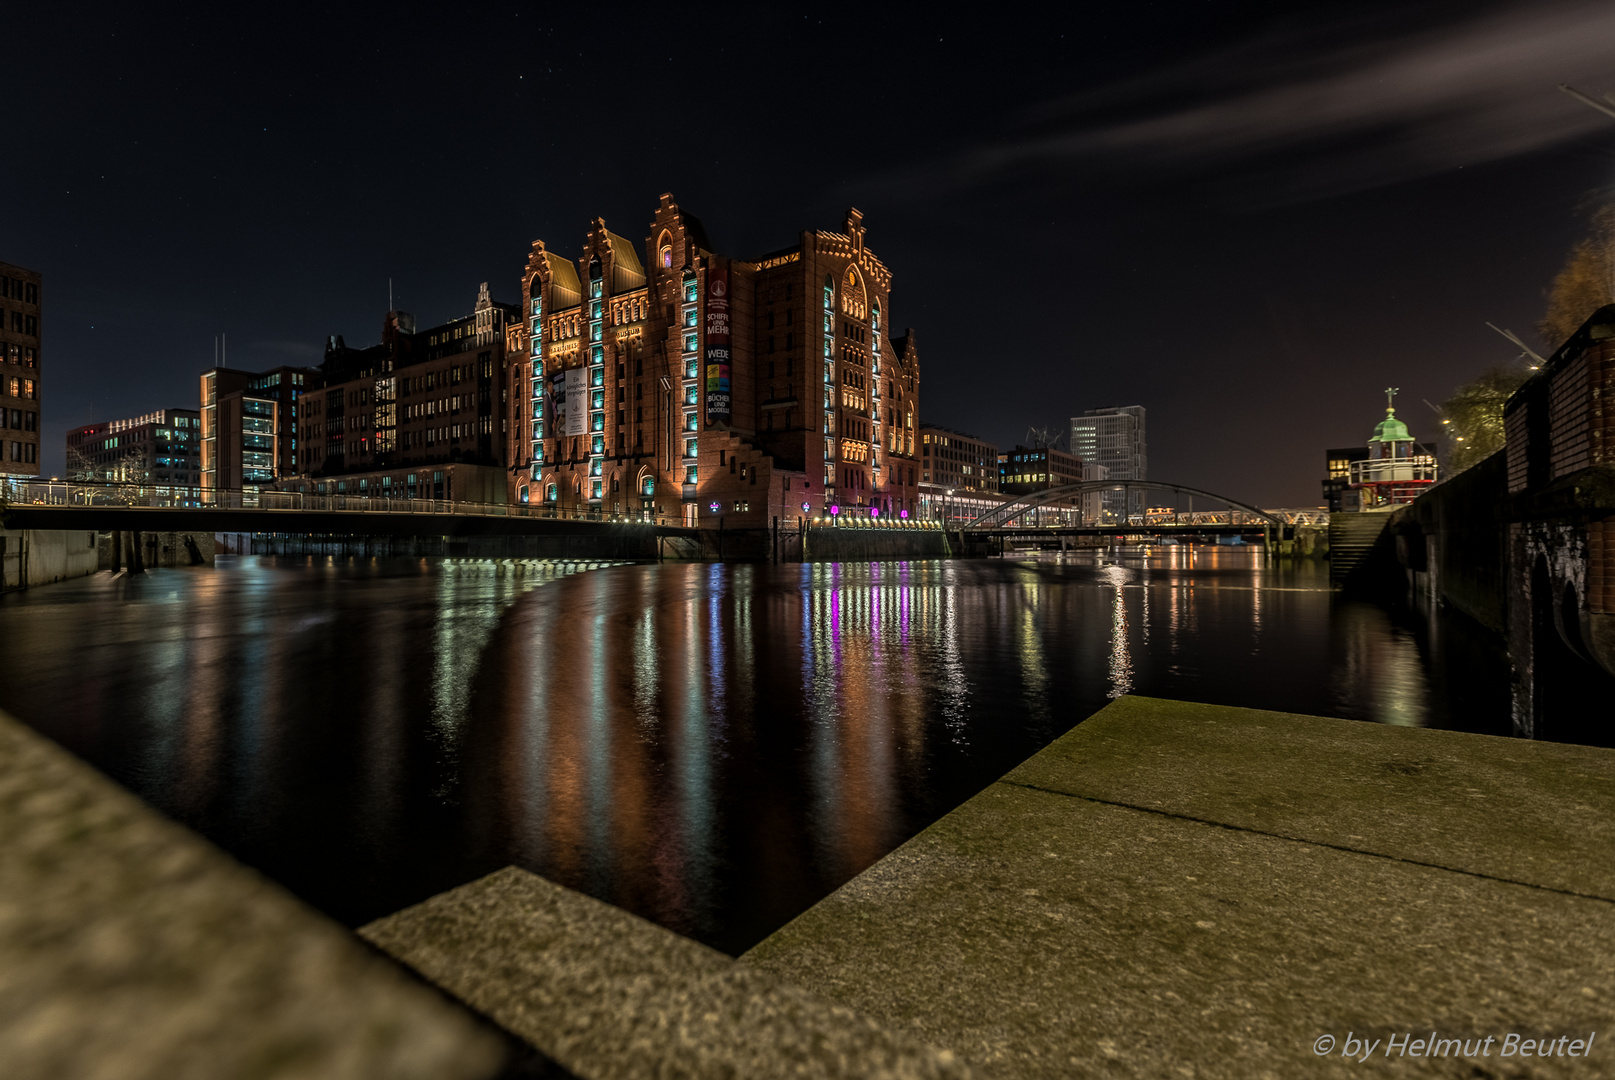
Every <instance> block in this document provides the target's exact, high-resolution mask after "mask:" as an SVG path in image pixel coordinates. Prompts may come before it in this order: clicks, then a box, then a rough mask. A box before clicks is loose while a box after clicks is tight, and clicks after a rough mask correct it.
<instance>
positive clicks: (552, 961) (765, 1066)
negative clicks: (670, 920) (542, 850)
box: [359, 866, 970, 1080]
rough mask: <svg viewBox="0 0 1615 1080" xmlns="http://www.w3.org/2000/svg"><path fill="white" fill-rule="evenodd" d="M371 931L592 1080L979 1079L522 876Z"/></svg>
mask: <svg viewBox="0 0 1615 1080" xmlns="http://www.w3.org/2000/svg"><path fill="white" fill-rule="evenodd" d="M359 933H360V935H361V936H362V937H364V938H365V939H367V940H369V941H370V942H372V943H374V944H375V945H376V946H377V947H379V948H380V949H382V950H383V951H384V952H386V953H388V954H389V955H391V956H393V957H395V958H397V959H398V960H400V961H402V962H403V963H405V964H407V965H409V966H410V967H411V968H414V969H415V970H416V971H417V972H419V973H420V974H421V975H422V976H424V977H425V978H427V979H428V980H430V981H431V982H433V983H435V984H436V985H438V986H441V987H442V988H443V989H445V990H447V991H448V992H449V993H451V994H453V995H454V996H455V997H457V998H459V999H460V1000H462V1001H464V1002H466V1003H467V1004H469V1005H471V1006H472V1007H473V1008H475V1009H477V1010H479V1011H480V1012H482V1013H483V1014H484V1015H486V1016H488V1017H490V1018H492V1019H493V1020H494V1021H496V1022H497V1023H499V1024H500V1025H501V1026H503V1027H504V1028H505V1029H506V1030H508V1031H511V1032H513V1033H515V1034H516V1035H519V1036H521V1037H522V1038H524V1039H526V1040H527V1041H528V1042H530V1043H531V1044H532V1045H533V1046H535V1047H536V1048H537V1049H538V1050H539V1051H540V1052H542V1053H543V1054H545V1055H546V1056H547V1057H549V1058H551V1059H553V1060H554V1061H555V1062H556V1063H558V1064H559V1065H561V1066H562V1067H563V1068H566V1069H568V1070H569V1071H571V1072H572V1073H574V1074H576V1075H577V1076H579V1077H582V1078H584V1080H640V1078H643V1080H652V1078H655V1080H680V1078H689V1080H696V1078H698V1077H700V1078H704V1077H747V1078H749V1080H771V1078H776V1077H778V1078H785V1077H790V1078H800V1080H807V1078H810V1077H826V1078H847V1080H851V1078H860V1080H863V1078H867V1080H885V1078H891V1080H899V1078H901V1080H928V1078H936V1080H942V1078H956V1077H966V1076H969V1075H970V1073H969V1071H968V1069H967V1068H966V1067H965V1066H964V1065H963V1064H962V1063H961V1062H960V1061H958V1060H957V1059H956V1058H955V1057H954V1056H953V1054H951V1053H950V1052H948V1051H946V1050H937V1049H934V1048H932V1047H930V1046H927V1045H925V1044H923V1043H921V1042H920V1041H919V1040H917V1039H914V1038H913V1037H912V1036H909V1035H907V1034H904V1033H902V1032H901V1031H900V1029H896V1028H889V1027H882V1026H881V1025H878V1024H875V1023H873V1022H872V1021H870V1020H868V1019H865V1018H864V1017H861V1016H859V1015H858V1014H857V1013H855V1012H854V1011H853V1010H851V1009H848V1008H846V1007H845V1006H841V1005H836V1004H833V1003H832V1002H830V1001H827V1000H826V999H824V998H821V997H818V996H816V995H814V994H810V993H808V992H806V991H804V990H802V989H800V988H798V987H796V986H792V985H790V984H789V983H787V982H784V981H782V980H780V979H777V978H775V977H774V976H772V975H768V974H766V973H764V972H761V971H758V970H757V969H755V968H751V967H746V966H743V965H739V964H736V963H735V961H734V960H733V959H732V958H731V957H728V956H725V955H724V954H723V953H720V952H717V951H715V950H713V949H709V948H707V947H706V946H705V945H702V944H700V943H699V942H695V941H691V940H690V939H689V938H685V937H682V936H680V935H678V934H675V933H673V932H672V931H669V930H665V929H663V928H662V927H660V926H656V925H655V924H653V923H650V922H647V921H645V920H644V919H641V918H638V917H637V916H634V915H630V914H629V913H627V912H625V911H622V910H620V909H618V908H615V907H612V906H611V905H609V904H603V903H601V902H600V901H598V900H594V899H592V898H590V897H588V896H585V895H583V894H582V893H579V892H574V891H573V890H571V889H567V888H563V887H562V886H560V885H556V884H553V883H551V882H549V881H545V880H544V879H543V878H540V877H538V876H537V875H534V874H531V873H528V872H527V871H525V870H522V869H519V868H517V867H513V866H512V867H506V868H505V869H503V870H500V871H498V872H496V873H494V874H491V875H489V876H488V877H485V878H482V879H480V880H478V881H473V882H471V883H470V884H468V885H462V886H460V887H459V888H457V889H451V890H450V891H448V892H446V893H440V894H439V895H437V896H434V897H432V898H431V899H429V900H426V901H424V902H423V903H420V904H417V905H416V906H414V907H411V908H406V909H405V910H403V911H400V912H398V913H396V914H393V915H389V916H387V917H385V918H383V919H378V920H377V921H375V922H373V923H370V924H369V925H367V926H364V927H362V928H360V930H359Z"/></svg>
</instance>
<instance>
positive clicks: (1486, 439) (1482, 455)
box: [1441, 324, 1579, 476]
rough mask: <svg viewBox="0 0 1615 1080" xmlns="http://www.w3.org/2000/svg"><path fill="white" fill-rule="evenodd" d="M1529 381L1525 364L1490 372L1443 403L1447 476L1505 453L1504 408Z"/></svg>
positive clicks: (1494, 369)
mask: <svg viewBox="0 0 1615 1080" xmlns="http://www.w3.org/2000/svg"><path fill="white" fill-rule="evenodd" d="M1578 325H1579V324H1578ZM1530 377H1531V369H1530V368H1528V367H1526V366H1525V365H1524V364H1516V365H1513V366H1511V367H1509V366H1498V367H1493V368H1488V369H1487V370H1485V371H1483V372H1481V374H1480V376H1479V377H1478V378H1476V379H1473V380H1471V381H1470V382H1467V383H1465V384H1464V385H1462V386H1460V387H1459V388H1458V389H1457V391H1456V392H1455V393H1454V394H1453V395H1452V397H1450V398H1448V399H1447V400H1446V401H1445V402H1443V403H1442V405H1441V416H1442V420H1441V422H1442V424H1443V426H1444V427H1445V428H1446V432H1447V437H1448V438H1449V439H1450V440H1451V443H1450V445H1449V446H1448V448H1447V454H1446V460H1445V461H1444V462H1443V463H1442V464H1443V467H1444V468H1445V470H1446V472H1447V475H1449V476H1451V475H1453V474H1456V473H1461V472H1463V471H1464V470H1465V469H1467V468H1469V467H1470V466H1471V465H1475V464H1477V463H1479V462H1481V461H1483V460H1485V459H1486V458H1488V457H1490V456H1491V455H1492V454H1495V453H1496V452H1497V451H1499V450H1501V449H1503V406H1504V405H1506V404H1507V403H1508V399H1509V397H1510V396H1512V395H1513V393H1514V391H1516V390H1518V389H1519V388H1520V387H1521V386H1522V385H1523V384H1524V383H1525V380H1526V379H1529V378H1530Z"/></svg>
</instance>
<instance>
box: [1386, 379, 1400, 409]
mask: <svg viewBox="0 0 1615 1080" xmlns="http://www.w3.org/2000/svg"><path fill="white" fill-rule="evenodd" d="M1401 392H1402V388H1401V387H1400V386H1387V387H1386V388H1385V415H1386V416H1395V415H1396V401H1395V400H1394V399H1395V397H1396V395H1397V394H1400V393H1401Z"/></svg>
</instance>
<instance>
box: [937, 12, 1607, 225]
mask: <svg viewBox="0 0 1615 1080" xmlns="http://www.w3.org/2000/svg"><path fill="white" fill-rule="evenodd" d="M1331 41H1332V42H1334V43H1335V44H1329V42H1331ZM1342 41H1345V42H1346V43H1344V44H1341V42H1342ZM1567 82H1568V83H1572V84H1575V85H1578V86H1580V87H1582V88H1583V89H1588V90H1592V91H1595V92H1597V91H1602V90H1604V89H1607V88H1610V87H1615V5H1610V4H1606V3H1599V4H1585V3H1577V4H1560V5H1549V6H1543V5H1531V6H1527V7H1515V8H1509V9H1504V10H1494V11H1493V12H1491V13H1490V14H1486V15H1482V16H1478V17H1475V18H1472V19H1470V20H1468V21H1466V22H1463V23H1460V24H1451V23H1449V24H1447V25H1445V26H1441V27H1438V28H1433V29H1431V28H1426V29H1422V30H1419V31H1416V32H1403V33H1400V34H1394V35H1386V34H1383V33H1382V34H1379V35H1374V34H1372V33H1371V32H1370V33H1369V34H1367V35H1365V33H1364V30H1363V28H1362V27H1361V26H1347V25H1343V24H1334V25H1332V26H1329V27H1315V28H1311V29H1309V30H1307V31H1305V32H1294V31H1292V32H1289V33H1286V34H1283V35H1276V36H1274V37H1272V38H1269V39H1267V40H1265V41H1261V42H1258V43H1256V44H1255V45H1253V46H1247V47H1244V48H1241V49H1239V50H1237V51H1234V50H1230V51H1226V52H1222V53H1218V54H1213V55H1210V56H1207V57H1204V58H1202V59H1200V60H1198V61H1196V62H1194V63H1193V64H1191V65H1187V66H1183V67H1180V68H1178V69H1177V70H1175V71H1173V72H1169V73H1164V74H1160V75H1157V76H1154V77H1152V78H1150V79H1148V80H1138V81H1135V82H1129V83H1127V84H1121V85H1115V86H1109V87H1104V88H1100V89H1099V90H1096V91H1093V92H1089V93H1084V94H1080V95H1077V96H1074V97H1072V98H1068V99H1065V100H1062V101H1057V102H1051V103H1047V104H1045V105H1042V106H1039V107H1038V108H1036V109H1035V110H1030V111H1029V112H1028V113H1027V114H1026V115H1025V117H1023V122H1022V124H1021V125H1020V127H1019V128H1018V129H1017V134H1014V135H1012V136H1010V137H1009V138H1007V139H1003V140H1000V141H998V142H997V143H995V144H994V145H991V146H982V147H976V148H973V149H971V150H969V151H967V152H966V153H965V154H963V155H961V156H960V157H958V158H956V159H954V160H953V161H952V162H949V163H946V164H944V165H943V166H942V167H941V169H940V170H939V171H940V172H941V174H942V175H944V176H946V177H948V178H950V179H951V180H953V181H954V182H955V183H963V184H967V185H969V184H976V183H989V182H992V181H994V180H998V179H1003V178H1007V177H1010V176H1013V175H1015V174H1018V173H1022V172H1025V171H1028V170H1033V169H1037V168H1040V167H1042V168H1047V167H1054V168H1061V167H1083V168H1090V167H1098V166H1107V165H1108V166H1109V167H1111V168H1123V169H1128V170H1129V171H1130V170H1132V169H1135V168H1137V167H1138V166H1140V165H1143V166H1153V167H1167V168H1176V169H1182V168H1186V167H1187V168H1191V169H1215V170H1222V169H1226V168H1227V167H1229V166H1230V165H1235V166H1238V165H1246V166H1248V167H1251V168H1255V169H1257V170H1259V171H1276V172H1277V174H1278V175H1279V176H1280V177H1282V178H1283V180H1284V182H1285V183H1286V186H1289V187H1291V188H1292V189H1293V190H1292V191H1291V192H1290V193H1289V194H1291V195H1292V196H1301V197H1309V196H1319V195H1325V194H1330V193H1335V192H1339V191H1342V190H1351V189H1357V188H1363V187H1372V186H1378V185H1383V184H1387V183H1395V182H1398V181H1402V180H1408V179H1413V178H1415V177H1418V176H1422V175H1428V174H1431V173H1435V172H1441V171H1445V170H1447V169H1451V168H1456V167H1458V166H1463V165H1472V164H1478V163H1481V162H1487V161H1495V160H1500V159H1503V158H1508V157H1514V156H1517V155H1520V154H1527V153H1531V152H1533V151H1539V150H1544V149H1548V148H1550V147H1553V146H1556V145H1559V144H1561V143H1564V142H1567V141H1570V140H1573V139H1576V138H1579V137H1582V136H1586V135H1590V134H1594V133H1598V132H1607V133H1608V134H1609V135H1610V138H1611V141H1612V144H1615V120H1611V119H1610V118H1609V117H1607V116H1603V115H1601V114H1599V113H1597V112H1595V111H1594V110H1592V109H1590V108H1588V107H1587V106H1586V105H1584V104H1581V103H1579V102H1576V101H1573V100H1571V99H1570V98H1569V97H1567V96H1565V95H1564V94H1561V93H1560V92H1559V91H1558V89H1557V87H1558V85H1559V84H1560V83H1567ZM1118 113H1125V114H1126V115H1124V116H1120V117H1118V115H1117V114H1118ZM931 175H932V176H933V177H936V176H937V171H933V172H932V173H931Z"/></svg>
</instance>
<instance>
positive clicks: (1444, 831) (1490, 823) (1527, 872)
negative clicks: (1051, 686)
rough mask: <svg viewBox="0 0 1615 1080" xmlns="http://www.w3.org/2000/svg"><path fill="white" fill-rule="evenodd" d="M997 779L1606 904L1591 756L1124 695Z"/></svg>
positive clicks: (1600, 761) (1604, 832)
mask: <svg viewBox="0 0 1615 1080" xmlns="http://www.w3.org/2000/svg"><path fill="white" fill-rule="evenodd" d="M1605 707H1606V708H1608V706H1607V705H1606V706H1605ZM1003 781H1004V782H1005V783H1015V784H1024V785H1027V786H1030V787H1039V788H1046V789H1048V790H1052V791H1059V792H1064V793H1066V794H1069V795H1078V796H1081V797H1084V798H1090V799H1096V800H1103V801H1112V802H1119V803H1123V804H1127V805H1136V806H1140V807H1147V808H1149V809H1154V810H1159V811H1162V812H1164V813H1172V814H1181V815H1184V816H1186V817H1193V818H1200V819H1203V820H1208V821H1216V822H1220V823H1222V824H1227V825H1235V826H1238V827H1240V828H1246V829H1251V830H1254V831H1260V832H1272V833H1276V834H1279V835H1283V836H1288V837H1292V838H1295V839H1302V840H1308V841H1312V842H1314V843H1320V844H1331V845H1335V846H1338V847H1343V848H1347V849H1351V850H1358V851H1367V852H1372V853H1374V854H1378V855H1385V856H1389V857H1391V858H1397V859H1406V860H1409V861H1413V862H1427V863H1431V864H1433V865H1437V866H1444V867H1447V868H1449V869H1454V870H1466V871H1469V872H1471V873H1477V874H1486V875H1488V876H1492V877H1499V878H1503V879H1506V880H1510V881H1520V882H1525V883H1528V884H1532V885H1540V886H1543V887H1544V888H1552V889H1563V890H1565V891H1567V892H1574V893H1581V894H1584V895H1588V896H1599V897H1603V898H1604V899H1606V900H1615V751H1611V750H1604V749H1599V748H1596V747H1587V746H1573V745H1570V744H1567V743H1549V742H1533V741H1531V740H1528V739H1507V738H1499V737H1497V736H1494V735H1472V734H1469V733H1467V732H1459V731H1434V730H1431V729H1429V728H1404V727H1392V726H1387V725H1382V724H1366V723H1363V722H1361V721H1358V720H1337V719H1332V718H1328V717H1321V716H1300V715H1297V714H1294V713H1276V712H1265V711H1261V710H1258V709H1234V708H1228V707H1226V706H1221V705H1201V704H1196V703H1193V702H1187V701H1161V700H1158V699H1154V698H1143V697H1124V698H1119V699H1118V700H1117V701H1115V702H1114V703H1112V704H1111V705H1109V706H1107V707H1106V708H1105V709H1103V710H1102V711H1101V712H1099V713H1097V714H1096V715H1095V716H1093V717H1092V718H1091V719H1089V720H1087V721H1085V722H1083V723H1082V724H1079V725H1078V726H1077V727H1075V728H1073V729H1072V730H1071V731H1069V732H1068V733H1066V734H1065V735H1064V736H1062V737H1061V738H1059V739H1056V740H1055V741H1054V742H1053V743H1052V744H1050V745H1049V746H1048V747H1046V748H1045V749H1044V750H1042V751H1040V752H1039V753H1037V754H1034V755H1033V756H1032V757H1030V758H1028V759H1027V760H1026V761H1025V762H1023V763H1022V764H1021V765H1020V766H1018V767H1017V768H1015V769H1014V770H1012V771H1011V772H1010V773H1009V774H1008V775H1006V776H1005V777H1004V778H1003Z"/></svg>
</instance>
